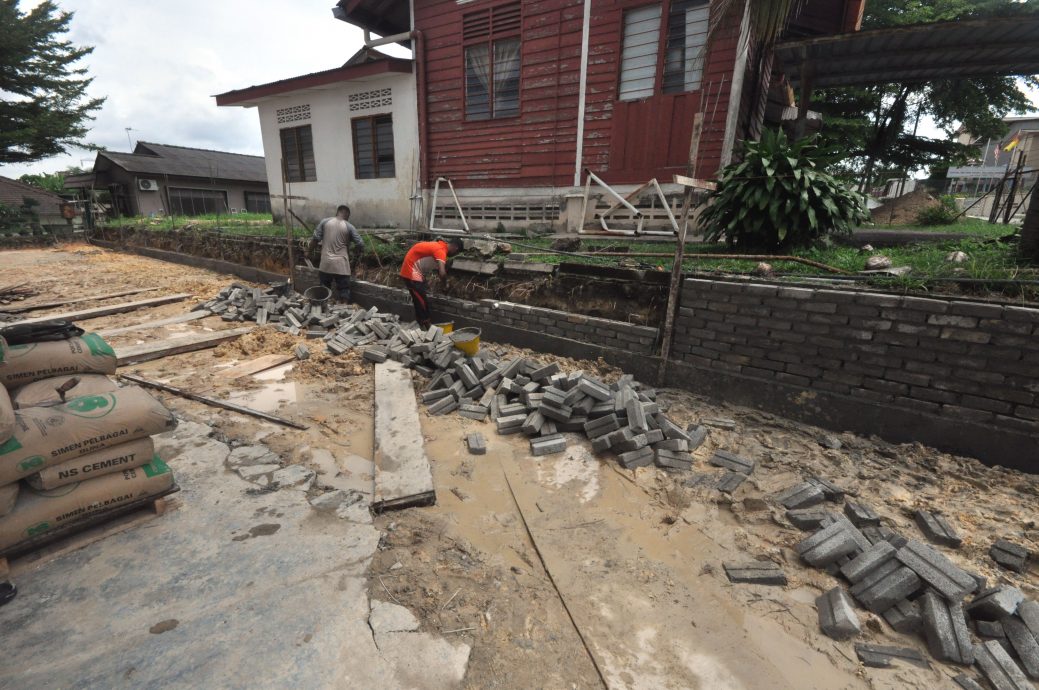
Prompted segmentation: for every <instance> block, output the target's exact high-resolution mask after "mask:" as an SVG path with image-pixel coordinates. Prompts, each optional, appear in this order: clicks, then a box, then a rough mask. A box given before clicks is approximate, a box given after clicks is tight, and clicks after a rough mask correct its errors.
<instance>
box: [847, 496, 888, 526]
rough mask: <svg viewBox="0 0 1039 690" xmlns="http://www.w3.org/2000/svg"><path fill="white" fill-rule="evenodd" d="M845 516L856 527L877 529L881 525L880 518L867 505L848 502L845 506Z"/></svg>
mask: <svg viewBox="0 0 1039 690" xmlns="http://www.w3.org/2000/svg"><path fill="white" fill-rule="evenodd" d="M844 514H845V515H847V516H848V519H849V520H851V524H853V525H855V526H856V527H876V526H878V525H880V516H879V515H877V514H876V513H875V512H873V509H872V508H870V507H869V506H868V505H866V504H865V503H858V502H856V501H847V502H846V503H845V504H844Z"/></svg>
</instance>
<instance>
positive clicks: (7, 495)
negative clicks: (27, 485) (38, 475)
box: [0, 482, 18, 518]
mask: <svg viewBox="0 0 1039 690" xmlns="http://www.w3.org/2000/svg"><path fill="white" fill-rule="evenodd" d="M16 500H18V482H15V483H14V484H8V485H7V486H0V518H2V517H3V516H5V515H7V514H8V513H10V512H11V510H12V509H13V508H14V502H15V501H16Z"/></svg>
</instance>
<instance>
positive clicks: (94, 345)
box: [0, 333, 116, 389]
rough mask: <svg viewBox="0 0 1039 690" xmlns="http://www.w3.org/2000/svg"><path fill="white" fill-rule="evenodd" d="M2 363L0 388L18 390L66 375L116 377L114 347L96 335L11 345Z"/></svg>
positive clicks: (0, 362) (5, 352) (0, 363)
mask: <svg viewBox="0 0 1039 690" xmlns="http://www.w3.org/2000/svg"><path fill="white" fill-rule="evenodd" d="M3 357H4V358H3V360H2V361H0V384H3V385H4V386H6V387H7V388H9V389H10V388H17V387H18V386H24V385H25V384H27V383H32V382H33V381H39V380H40V379H46V378H50V377H52V376H61V375H63V374H114V373H115V365H116V357H115V351H114V350H112V346H111V345H109V344H108V343H106V342H105V339H104V338H102V337H101V336H99V335H97V334H96V333H88V334H86V335H84V336H83V337H81V338H69V339H68V340H55V341H51V342H43V343H29V344H27V345H8V346H7V348H6V350H5V351H4V353H3Z"/></svg>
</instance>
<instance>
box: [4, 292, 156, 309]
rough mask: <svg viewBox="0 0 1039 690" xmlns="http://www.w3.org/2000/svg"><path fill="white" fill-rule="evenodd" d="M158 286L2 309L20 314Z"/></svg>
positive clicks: (125, 295)
mask: <svg viewBox="0 0 1039 690" xmlns="http://www.w3.org/2000/svg"><path fill="white" fill-rule="evenodd" d="M158 289H159V288H157V287H151V288H139V289H137V290H123V291H122V292H110V293H108V294H106V295H94V296H92V297H79V298H77V299H66V300H61V301H60V302H42V303H38V304H22V305H19V306H17V307H11V308H10V309H4V311H6V312H7V313H8V314H21V313H22V312H27V311H36V310H38V309H53V308H54V307H67V306H68V305H70V304H80V303H82V302H96V301H98V300H103V299H115V298H116V297H128V296H129V295H138V294H140V293H142V292H155V291H156V290H158Z"/></svg>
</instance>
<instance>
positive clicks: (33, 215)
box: [0, 197, 40, 230]
mask: <svg viewBox="0 0 1039 690" xmlns="http://www.w3.org/2000/svg"><path fill="white" fill-rule="evenodd" d="M39 205H40V202H38V201H36V200H35V199H30V198H28V197H26V198H25V199H23V200H22V205H21V206H14V205H11V204H0V230H21V229H24V228H29V227H36V226H39V224H40V214H39V213H37V212H36V206H39Z"/></svg>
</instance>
